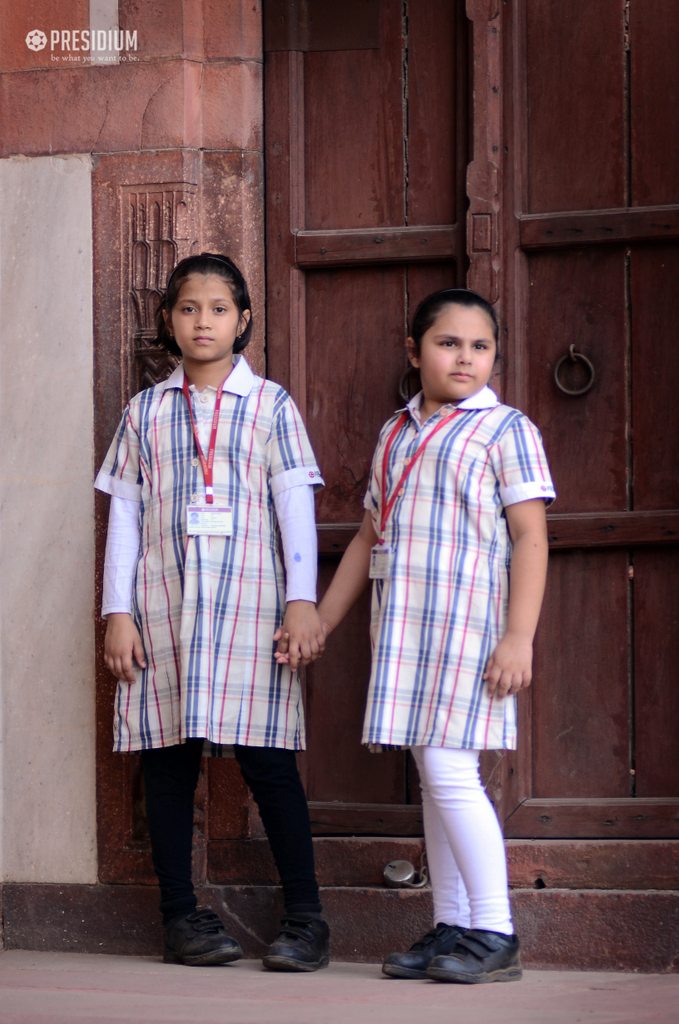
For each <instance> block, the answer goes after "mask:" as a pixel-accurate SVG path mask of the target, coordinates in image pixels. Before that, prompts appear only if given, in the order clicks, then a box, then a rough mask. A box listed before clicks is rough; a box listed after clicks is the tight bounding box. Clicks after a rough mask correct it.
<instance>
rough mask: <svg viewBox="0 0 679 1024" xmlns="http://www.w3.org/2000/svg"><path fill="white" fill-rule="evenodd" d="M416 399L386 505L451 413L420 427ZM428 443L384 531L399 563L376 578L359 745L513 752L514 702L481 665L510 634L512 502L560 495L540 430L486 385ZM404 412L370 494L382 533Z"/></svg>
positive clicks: (446, 410)
mask: <svg viewBox="0 0 679 1024" xmlns="http://www.w3.org/2000/svg"><path fill="white" fill-rule="evenodd" d="M420 401H421V395H417V396H415V398H414V399H413V400H412V401H411V402H410V403H409V405H408V406H407V412H408V413H409V416H408V419H407V421H405V422H404V423H403V425H402V426H401V428H400V430H399V431H398V433H397V434H396V435H395V437H394V439H393V442H392V445H391V449H390V451H389V457H388V465H387V479H386V488H385V490H386V500H387V501H388V500H389V497H390V496H391V494H392V491H393V490H394V488H395V487H396V485H397V483H398V481H399V479H400V478H401V475H402V473H403V470H404V467H405V465H406V462H407V461H409V460H410V458H411V457H412V456H413V455H414V453H415V451H416V450H417V449H418V447H419V445H420V444H421V443H422V442H423V441H424V440H425V439H426V438H427V437H428V436H429V435H430V434H432V432H433V431H434V430H435V429H436V426H437V424H438V423H440V421H441V420H442V419H443V418H445V417H446V416H448V415H450V414H451V413H452V412H453V411H454V407H453V406H444V407H443V408H442V409H440V410H439V412H437V413H436V414H435V415H434V416H432V417H431V418H430V419H428V420H427V422H426V423H425V424H421V423H420V419H419V416H418V412H417V410H418V409H419V406H420ZM457 409H458V410H459V414H458V415H457V416H455V418H454V419H452V420H451V421H450V423H448V424H447V425H446V426H444V427H442V428H441V429H440V430H439V431H438V433H437V434H436V435H435V436H433V437H432V439H431V441H430V442H429V443H428V444H427V446H426V447H425V449H424V452H423V454H422V456H421V457H419V458H418V461H417V462H416V463H415V466H414V467H413V470H412V472H411V473H410V476H409V477H408V478H407V480H406V482H405V484H404V486H403V488H402V490H401V492H400V494H399V496H398V497H397V498H396V501H395V503H394V506H393V508H392V510H391V513H390V515H389V518H388V520H387V523H386V528H385V538H384V539H385V543H386V544H388V545H390V546H391V548H392V550H393V552H394V554H393V564H392V569H391V574H390V577H389V579H385V580H375V582H374V586H373V598H372V623H371V636H372V640H373V660H372V671H371V677H370V687H369V692H368V702H367V708H366V714H365V722H364V731H363V742H364V743H366V744H370V745H373V744H375V745H378V744H384V745H393V746H406V747H409V746H436V747H454V748H471V749H501V748H508V749H513V748H514V747H515V746H516V698H515V697H514V696H512V697H505V698H502V699H499V698H491V697H489V695H488V690H487V685H486V683H484V681H483V673H484V671H485V667H486V663H487V661H488V658H489V657H490V655H491V653H492V651H493V648H494V647H495V646H496V644H497V643H498V641H499V640H500V639H501V638H502V636H503V634H504V631H505V623H506V617H507V606H508V597H509V564H510V558H511V541H510V539H509V535H508V530H507V521H506V519H505V517H504V515H503V510H504V508H505V506H507V505H511V504H513V503H515V502H519V501H526V500H528V499H531V498H545V499H551V498H554V497H555V492H554V488H553V486H552V481H551V478H550V475H549V468H548V465H547V459H546V456H545V453H544V449H543V447H542V441H541V438H540V434H539V432H538V430H537V428H536V427H535V426H534V425H533V424H532V423H531V422H530V420H528V419H527V418H526V417H525V416H524V415H523V414H522V413H520V412H519V411H518V410H516V409H512V408H510V407H509V406H506V405H500V403H499V402H498V400H497V398H496V396H495V395H494V393H493V392H492V391H491V390H490V388H484V389H483V390H482V391H480V392H479V393H478V394H476V395H473V396H472V397H471V398H468V399H465V400H464V401H463V402H460V403H459V405H458V406H457ZM399 416H400V413H397V414H396V415H394V416H393V417H392V419H390V420H389V421H388V422H387V423H386V424H385V425H384V427H383V428H382V431H381V434H380V438H379V442H378V445H377V450H376V452H375V456H374V460H373V466H372V472H371V475H370V481H369V485H368V491H367V494H366V497H365V502H364V504H365V507H366V509H368V511H370V512H371V514H372V518H373V525H374V528H375V532H376V533H377V534H378V535H379V530H380V512H381V508H382V502H383V501H384V500H385V495H383V494H382V492H381V488H382V463H383V455H384V450H385V446H386V444H387V440H388V438H389V436H390V435H391V433H392V431H393V430H394V427H395V426H396V423H397V422H398V419H399Z"/></svg>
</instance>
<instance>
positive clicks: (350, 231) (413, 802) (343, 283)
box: [264, 0, 467, 836]
mask: <svg viewBox="0 0 679 1024" xmlns="http://www.w3.org/2000/svg"><path fill="white" fill-rule="evenodd" d="M299 7H300V5H295V4H292V3H285V2H276V0H273V2H271V0H267V2H265V4H264V18H265V48H266V50H267V53H266V63H265V133H266V142H265V145H266V175H267V279H268V292H267V357H268V373H269V376H271V377H273V379H274V380H278V381H280V382H281V383H282V384H284V385H285V386H286V387H288V388H289V389H290V391H291V393H292V395H293V397H294V399H295V401H296V402H297V403H298V405H299V406H300V408H301V410H302V413H303V415H304V416H305V419H306V423H307V427H308V429H309V433H310V436H311V439H312V443H313V445H314V448H315V450H316V453H317V456H318V458H319V461H320V465H321V468H322V471H323V476H324V478H325V481H326V486H325V489H324V490H322V491H321V492H320V494H319V495H318V499H317V520H318V535H319V547H320V552H321V569H320V587H321V590H322V589H323V587H324V586H326V585H327V583H328V581H329V580H330V578H331V577H332V574H333V573H334V570H335V568H336V566H337V563H338V559H339V556H340V555H341V553H342V552H343V551H344V549H345V548H346V545H347V543H348V541H349V540H350V539H351V537H352V536H353V533H354V532H355V530H356V528H357V524H358V523H359V522H360V520H361V519H362V516H363V506H362V500H363V495H364V493H365V488H366V484H367V475H368V470H369V467H370V461H371V454H372V451H373V448H374V445H375V442H376V440H377V435H378V431H379V428H380V426H381V424H382V423H383V422H384V421H385V420H386V419H387V418H388V416H390V415H391V413H392V412H393V411H394V409H396V408H397V407H398V406H399V405H401V404H402V400H401V399H400V398H399V394H398V384H399V378H400V377H401V375H402V373H403V371H404V369H405V367H406V360H405V350H404V340H405V336H406V324H407V321H408V318H409V316H410V315H412V311H413V309H414V306H415V305H416V304H417V303H418V302H419V301H420V299H421V298H423V297H424V296H425V295H426V294H428V293H429V292H431V291H433V290H435V289H436V288H439V287H444V286H449V285H455V284H457V283H463V282H464V274H465V258H464V253H465V168H466V163H467V142H466V124H467V88H466V76H467V62H466V49H467V23H466V19H465V16H464V10H463V6H462V4H460V3H455V2H451V0H429V2H427V3H426V4H422V3H405V4H404V3H402V2H401V0H350V2H347V0H343V2H341V3H340V2H332V3H330V2H327V0H326V2H323V3H321V2H309V3H308V4H305V5H303V7H304V10H305V11H306V14H305V15H304V16H302V15H299V16H295V14H294V12H295V10H296V9H298V8H299ZM368 603H369V597H368V595H367V594H366V596H365V598H364V599H363V600H362V601H361V602H360V603H359V605H358V606H357V607H356V608H355V609H354V611H353V613H352V614H351V615H350V616H349V617H348V619H347V620H346V621H345V623H344V624H343V625H342V627H341V628H339V629H338V630H337V631H336V633H335V634H333V636H332V637H331V638H330V642H329V645H328V650H327V654H326V656H325V658H324V659H322V660H321V661H319V662H318V663H317V665H315V666H313V668H311V669H310V670H309V671H307V673H306V704H307V715H308V726H309V728H308V733H309V746H308V751H307V753H306V755H305V757H304V758H303V759H302V763H303V769H304V776H305V781H306V787H307V794H308V797H309V801H310V806H311V815H312V819H313V822H314V831H315V832H316V834H326V835H342V834H349V835H366V834H367V835H373V836H379V835H402V836H403V835H421V830H422V823H421V813H420V808H419V807H418V806H417V801H418V799H419V797H418V795H417V786H415V787H414V789H413V787H412V785H411V778H410V767H409V762H408V758H407V756H406V755H405V754H401V753H388V754H382V755H380V756H374V755H372V754H370V753H368V752H367V750H366V749H365V748H363V747H361V744H360V736H361V724H362V716H363V709H364V705H365V694H366V687H367V681H368V677H369V664H370V653H369V641H368Z"/></svg>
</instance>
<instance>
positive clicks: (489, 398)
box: [406, 384, 500, 423]
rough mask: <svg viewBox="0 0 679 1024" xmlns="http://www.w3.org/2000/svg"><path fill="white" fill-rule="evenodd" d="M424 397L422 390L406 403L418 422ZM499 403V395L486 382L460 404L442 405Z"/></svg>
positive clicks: (487, 406)
mask: <svg viewBox="0 0 679 1024" xmlns="http://www.w3.org/2000/svg"><path fill="white" fill-rule="evenodd" d="M423 398H424V393H423V392H422V391H418V393H417V394H416V395H415V397H414V398H411V399H410V401H409V402H408V404H407V405H406V409H407V410H408V412H409V413H410V415H411V416H412V418H413V419H414V420H415V422H416V423H419V422H420V408H421V407H422V399H423ZM499 404H500V403H499V401H498V398H497V395H496V394H495V392H494V391H492V390H491V388H489V387H488V385H487V384H486V386H485V387H483V388H481V390H480V391H477V392H476V394H475V395H470V396H469V398H465V399H463V401H461V402H458V404H457V405H456V406H452V405H449V406H448V405H444V406H442V408H443V409H453V408H455V409H492V408H494V407H495V406H496V405H499Z"/></svg>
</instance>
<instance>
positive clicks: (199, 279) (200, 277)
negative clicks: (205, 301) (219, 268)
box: [177, 274, 233, 302]
mask: <svg viewBox="0 0 679 1024" xmlns="http://www.w3.org/2000/svg"><path fill="white" fill-rule="evenodd" d="M199 294H201V295H202V294H208V295H209V296H212V297H213V298H224V299H232V298H233V292H232V291H231V285H230V284H229V282H228V281H227V280H226V278H224V277H222V276H221V274H189V276H188V277H187V278H186V280H185V281H184V282H183V283H182V285H181V287H180V289H179V292H178V293H177V301H178V302H179V300H180V299H184V298H187V297H188V296H195V295H199Z"/></svg>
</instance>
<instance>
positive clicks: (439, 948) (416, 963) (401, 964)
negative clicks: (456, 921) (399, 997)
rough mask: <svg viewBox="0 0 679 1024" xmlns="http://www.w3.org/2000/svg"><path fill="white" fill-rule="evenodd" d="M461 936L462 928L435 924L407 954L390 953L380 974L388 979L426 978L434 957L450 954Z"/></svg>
mask: <svg viewBox="0 0 679 1024" xmlns="http://www.w3.org/2000/svg"><path fill="white" fill-rule="evenodd" d="M462 935H464V928H458V927H457V925H450V924H437V925H436V927H435V928H432V930H431V931H430V932H427V934H426V935H423V936H422V938H421V939H418V940H417V942H415V943H413V945H412V946H411V947H410V949H409V950H408V952H407V953H390V954H389V956H388V957H387V959H386V960H385V961H384V963H383V964H382V974H388V975H389V977H390V978H426V977H427V973H426V971H427V967H428V966H429V964H430V963H431V961H432V960H433V959H434V957H435V956H439V955H440V954H442V953H450V952H451V950H453V949H454V948H455V945H456V944H457V941H458V939H459V938H460V937H461V936H462Z"/></svg>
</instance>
